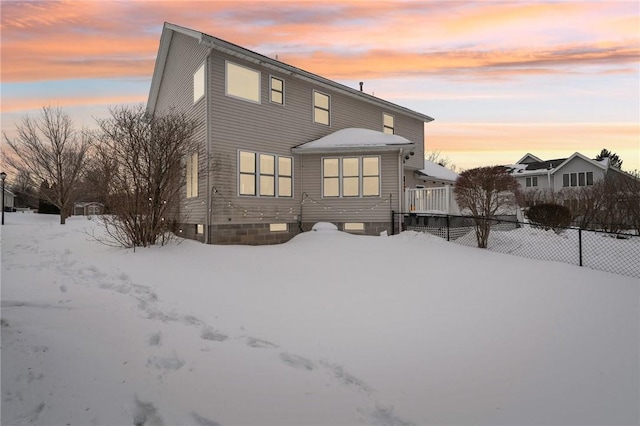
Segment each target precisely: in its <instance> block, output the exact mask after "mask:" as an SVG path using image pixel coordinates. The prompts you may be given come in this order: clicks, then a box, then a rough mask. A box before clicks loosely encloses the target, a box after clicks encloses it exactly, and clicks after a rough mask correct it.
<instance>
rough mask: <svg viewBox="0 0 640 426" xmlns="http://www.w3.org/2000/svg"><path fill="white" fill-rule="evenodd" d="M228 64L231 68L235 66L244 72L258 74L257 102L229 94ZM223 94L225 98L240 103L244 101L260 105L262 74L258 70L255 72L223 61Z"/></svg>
mask: <svg viewBox="0 0 640 426" xmlns="http://www.w3.org/2000/svg"><path fill="white" fill-rule="evenodd" d="M228 64H232V65H233V66H236V67H238V68H244V69H246V70H249V71H253V72H255V73H257V74H258V100H257V101H256V100H253V99H249V98H245V97H243V96H238V95H234V94H231V93H229V67H228ZM224 94H225V96H227V97H229V98H233V99H240V100H241V101H245V102H250V103H252V104H258V105H260V104H262V73H261V72H260V71H258V70H255V69H253V68H249V67H245V66H244V65H240V64H237V63H235V62H233V61H228V60H227V61H224Z"/></svg>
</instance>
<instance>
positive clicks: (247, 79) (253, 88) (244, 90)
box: [226, 62, 260, 103]
mask: <svg viewBox="0 0 640 426" xmlns="http://www.w3.org/2000/svg"><path fill="white" fill-rule="evenodd" d="M226 94H227V95H228V96H233V97H236V98H240V99H244V100H247V101H251V102H255V103H260V72H258V71H255V70H252V69H250V68H246V67H243V66H241V65H237V64H234V63H233V62H227V63H226Z"/></svg>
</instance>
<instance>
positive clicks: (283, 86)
mask: <svg viewBox="0 0 640 426" xmlns="http://www.w3.org/2000/svg"><path fill="white" fill-rule="evenodd" d="M274 78H275V79H276V80H280V81H281V82H282V102H274V101H273V98H272V97H271V94H272V93H273V86H272V83H273V79H274ZM284 90H285V82H284V78H280V77H277V76H275V75H269V102H271V103H272V104H275V105H284V103H285V96H284Z"/></svg>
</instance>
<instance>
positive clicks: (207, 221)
mask: <svg viewBox="0 0 640 426" xmlns="http://www.w3.org/2000/svg"><path fill="white" fill-rule="evenodd" d="M210 56H211V48H209V49H208V50H207V56H206V59H205V61H206V62H205V67H204V79H205V85H204V90H205V92H204V93H205V99H204V102H205V108H204V114H205V120H204V122H205V125H206V126H207V129H206V145H207V165H206V167H207V190H206V192H207V210H206V211H207V214H206V215H205V219H204V228H205V229H206V232H205V234H204V243H205V244H209V241H210V238H211V237H210V234H211V229H210V226H211V213H212V210H213V209H212V208H211V207H212V204H211V203H212V202H213V201H212V200H211V178H210V173H211V125H210V123H209V118H210V117H209V101H210V99H211V92H210V90H209V69H210V66H209V62H210V61H209V57H210Z"/></svg>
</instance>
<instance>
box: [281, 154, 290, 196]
mask: <svg viewBox="0 0 640 426" xmlns="http://www.w3.org/2000/svg"><path fill="white" fill-rule="evenodd" d="M292 163H293V159H292V158H291V157H278V196H279V197H291V196H293V167H292V166H293V164H292Z"/></svg>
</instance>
